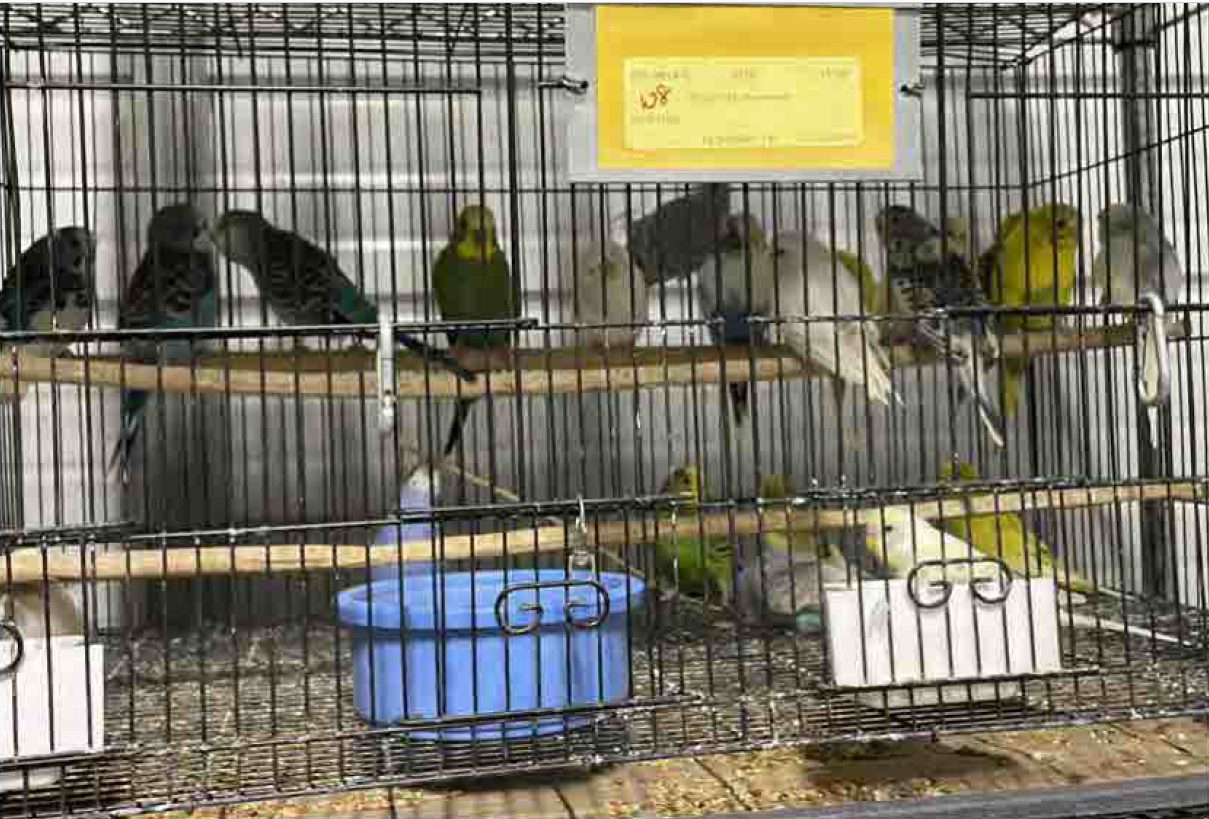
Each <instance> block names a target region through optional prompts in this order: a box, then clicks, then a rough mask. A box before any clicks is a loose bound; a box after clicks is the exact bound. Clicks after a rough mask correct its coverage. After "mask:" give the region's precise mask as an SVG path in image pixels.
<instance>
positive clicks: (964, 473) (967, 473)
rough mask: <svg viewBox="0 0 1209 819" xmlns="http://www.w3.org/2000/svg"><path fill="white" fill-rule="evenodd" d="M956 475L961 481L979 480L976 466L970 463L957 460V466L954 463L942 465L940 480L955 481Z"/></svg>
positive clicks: (949, 462) (946, 462)
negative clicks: (954, 476)
mask: <svg viewBox="0 0 1209 819" xmlns="http://www.w3.org/2000/svg"><path fill="white" fill-rule="evenodd" d="M954 474H956V475H957V478H958V479H959V480H963V481H976V480H978V469H977V467H975V466H974V464H972V463H969V462H968V461H962V460H957V461H956V464H954V462H953V461H945V462H944V463H943V464H941V465H940V479H941V480H942V481H951V480H953V475H954Z"/></svg>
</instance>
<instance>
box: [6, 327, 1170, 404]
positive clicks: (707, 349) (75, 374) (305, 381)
mask: <svg viewBox="0 0 1209 819" xmlns="http://www.w3.org/2000/svg"><path fill="white" fill-rule="evenodd" d="M1183 335H1184V330H1183V328H1182V327H1180V328H1173V329H1172V331H1171V332H1170V334H1169V337H1170V338H1172V339H1178V338H1180V337H1182V336H1183ZM1133 338H1134V330H1133V327H1132V326H1130V325H1117V326H1113V327H1107V328H1096V329H1091V330H1087V331H1085V332H1083V333H1081V334H1080V333H1075V332H1071V331H1069V330H1063V331H1059V332H1057V333H1052V332H1048V331H1047V332H1032V333H1027V334H1016V335H1007V336H1004V337H1003V339H1002V344H1001V347H1002V350H1003V354H1004V356H1005V357H1008V358H1022V357H1025V356H1028V357H1036V356H1041V355H1052V354H1054V353H1064V352H1072V351H1075V350H1095V349H1106V348H1110V347H1123V346H1128V345H1131V344H1133ZM890 353H891V358H892V360H893V362H894V366H895V367H913V366H923V365H926V364H930V363H934V362H935V360H936V357H935V356H934V355H932V354H930V353H928V352H925V351H917V350H914V349H912V348H911V347H909V346H906V345H899V346H894V347H891V348H890ZM17 358H18V361H17V362H16V365H15V366H14V362H13V360H12V358H11V357H9V356H0V380H12V379H13V378H15V377H16V375H17V373H20V380H21V381H22V383H30V382H57V383H59V384H88V385H90V386H96V387H101V386H105V387H131V388H137V389H141V390H151V391H163V392H174V393H194V392H197V393H210V394H214V393H218V394H222V393H227V392H230V393H232V394H235V395H274V396H300V395H301V396H312V397H332V398H373V397H375V396H376V394H377V385H378V377H377V372H376V362H375V358H374V355H373V353H372V352H370V351H368V350H364V349H360V350H341V351H333V352H330V353H327V352H292V351H290V352H284V351H272V352H265V353H263V354H262V353H252V352H239V353H230V354H226V355H199V357H198V360H197V364H196V366H190V365H175V366H165V367H163V368H162V369H161V368H159V367H157V366H156V365H153V364H136V363H133V362H124V361H123V360H122V359H120V358H116V357H101V356H98V357H93V358H89V359H83V358H55V359H49V358H42V357H38V356H34V355H30V354H28V353H19V354H18V357H17ZM459 358H460V360H461V361H462V362H463V363H464V364H465V365H466V366H467V367H469V368H470V369H472V370H476V371H480V375H479V377H478V380H477V381H476V382H475V383H473V384H468V383H466V382H464V381H460V380H459V379H457V378H456V377H455V376H453V375H452V374H450V373H448V372H446V371H445V370H443V369H441V368H439V367H438V366H436V365H432V364H426V362H424V361H422V360H420V359H419V358H417V357H415V356H413V355H401V356H399V357H398V358H397V364H396V380H397V384H396V394H397V395H398V397H400V398H425V397H432V398H457V397H465V398H472V397H475V396H480V395H485V394H486V393H488V392H490V393H491V394H493V395H496V396H510V395H517V394H522V395H545V394H574V393H579V392H598V391H602V390H629V389H635V388H650V387H658V386H661V385H663V384H673V385H676V384H679V385H686V384H690V385H691V384H717V383H720V382H722V381H723V378H722V375H723V367H722V363H721V362H722V360H725V362H726V367H725V373H726V379H725V380H727V381H749V380H755V381H774V380H777V379H780V378H786V379H794V378H802V377H809V378H817V377H819V376H821V375H824V373H823V372H822V371H821V370H819V369H817V368H814V367H807V368H803V367H802V365H801V364H800V363H799V362H798V360H797V359H796V358H794V357H793V356H792V355H791V354H790V353H789V351H788V349H787V348H785V347H781V346H770V347H763V348H755V349H751V350H749V349H748V348H747V347H727V348H723V349H719V348H718V347H715V346H713V345H699V346H682V347H639V348H636V349H633V350H614V351H611V352H609V353H607V354H606V353H605V352H603V351H599V350H591V349H585V348H575V347H570V348H558V349H553V350H531V349H526V350H518V351H516V352H515V353H514V354H511V355H509V354H500V353H496V354H494V355H492V354H487V353H483V352H473V351H465V352H462V353H461V354H460V355H459ZM751 362H754V365H753V364H752V363H751ZM753 366H754V371H755V372H754V374H753V372H752V369H753ZM426 367H427V371H426V370H425V368H426Z"/></svg>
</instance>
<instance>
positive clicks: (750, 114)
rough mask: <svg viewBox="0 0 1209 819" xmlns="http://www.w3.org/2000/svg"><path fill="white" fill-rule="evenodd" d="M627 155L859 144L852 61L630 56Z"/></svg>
mask: <svg viewBox="0 0 1209 819" xmlns="http://www.w3.org/2000/svg"><path fill="white" fill-rule="evenodd" d="M623 73H624V76H625V102H624V117H623V120H624V124H625V128H624V130H625V147H626V148H627V149H629V150H631V151H661V150H702V149H704V150H711V149H712V150H735V149H756V150H777V149H786V148H851V147H855V146H858V145H860V144H861V142H862V141H863V140H864V108H865V105H864V98H863V87H864V86H863V84H862V81H861V62H860V59H859V58H857V57H630V58H628V59H626V60H625V61H624V72H623Z"/></svg>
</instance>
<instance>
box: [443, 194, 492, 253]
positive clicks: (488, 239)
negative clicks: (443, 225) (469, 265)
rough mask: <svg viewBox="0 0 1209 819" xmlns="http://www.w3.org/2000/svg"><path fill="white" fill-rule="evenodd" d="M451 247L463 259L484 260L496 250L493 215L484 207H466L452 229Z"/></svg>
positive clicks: (489, 209)
mask: <svg viewBox="0 0 1209 819" xmlns="http://www.w3.org/2000/svg"><path fill="white" fill-rule="evenodd" d="M452 238H453V245H454V247H455V248H456V249H457V254H458V255H459V256H461V257H462V258H463V259H484V258H488V257H490V256H491V253H492V252H493V251H494V250H495V248H496V242H495V214H494V213H492V212H491V208H489V207H487V206H486V205H467V206H466V207H464V208H462V212H461V213H459V214H458V221H457V224H455V225H454V227H453V237H452Z"/></svg>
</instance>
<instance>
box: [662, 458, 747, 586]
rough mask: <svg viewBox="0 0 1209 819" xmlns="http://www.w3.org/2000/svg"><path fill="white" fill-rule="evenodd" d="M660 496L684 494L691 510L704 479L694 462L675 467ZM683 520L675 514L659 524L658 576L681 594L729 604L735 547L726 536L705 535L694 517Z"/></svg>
mask: <svg viewBox="0 0 1209 819" xmlns="http://www.w3.org/2000/svg"><path fill="white" fill-rule="evenodd" d="M659 493H660V494H661V495H681V496H683V497H684V499H685V500H686V501H687V502H688V505H689V507H690V509H691V508H692V507H695V506H696V504H697V503H698V502H699V501H700V499H701V482H700V477H699V475H698V472H697V468H696V467H694V466H692V465H685V466H681V467H677V468H676V469H674V470H672V472H671V474H670V475H668V477H667V479H666V480H665V481H664V482H663V486H662V487H661V488H660V490H659ZM685 518H686V519H680V515H679V514H677V513H675V512H673V514H671V515H669V516H667V517H666V518H664V519H663V520H662V521H661V523H660V528H661V530H662V531H661V533H660V535H659V539H658V541H657V542H656V544H655V563H656V569H657V571H658V572H659V575H660V576H661V577H663V578H664V579H665V580H667V581H668V582H670V583H672V584H673V588H674V590H675V592H676V593H678V594H687V595H690V596H692V597H697V598H702V599H705V600H710V601H717V602H720V603H721V604H722V605H726V604H727V603H729V601H730V600H731V598H732V597H733V587H734V584H733V580H732V576H731V571H732V564H733V560H734V550H733V548H732V547H731V544H730V540H729V539H727V538H725V537H709V536H706V537H704V538H703V537H702V536H701V535H700V533H699V531H698V528H697V524H696V522H695V521H694V520H693V519H692V517H691V516H685Z"/></svg>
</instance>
